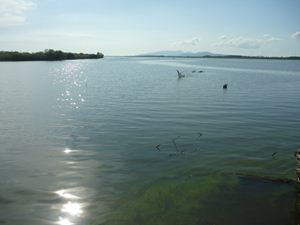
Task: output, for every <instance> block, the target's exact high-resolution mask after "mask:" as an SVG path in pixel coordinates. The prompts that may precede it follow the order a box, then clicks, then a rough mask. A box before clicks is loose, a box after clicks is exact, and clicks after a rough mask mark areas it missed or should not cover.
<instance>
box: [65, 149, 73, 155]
mask: <svg viewBox="0 0 300 225" xmlns="http://www.w3.org/2000/svg"><path fill="white" fill-rule="evenodd" d="M71 152H72V150H71V149H69V148H66V149H65V150H64V153H66V154H69V153H71Z"/></svg>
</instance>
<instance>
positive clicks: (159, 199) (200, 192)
mask: <svg viewBox="0 0 300 225" xmlns="http://www.w3.org/2000/svg"><path fill="white" fill-rule="evenodd" d="M237 185H238V179H237V178H234V177H230V178H228V177H227V178H226V179H225V178H223V177H201V178H200V177H188V178H187V177H184V178H179V179H178V178H177V179H164V180H158V181H156V182H155V183H153V184H151V185H150V186H148V187H147V188H144V189H143V190H137V189H135V190H134V188H133V190H132V191H130V193H131V194H130V196H126V197H124V199H121V200H120V201H119V202H118V207H116V208H115V209H113V211H114V213H113V214H112V215H111V217H110V218H109V219H108V220H107V223H105V224H111V225H117V224H123V225H127V224H128V225H129V224H130V225H135V224H136V225H138V224H139V225H140V224H144V225H148V224H149V225H153V224H156V225H166V224H190V225H192V224H199V223H200V222H203V221H202V218H201V215H200V214H201V213H200V212H201V211H203V210H202V209H203V208H205V206H206V204H207V202H209V199H210V198H211V197H213V196H214V195H216V194H218V193H219V192H220V191H221V190H222V189H224V187H226V188H229V189H231V188H234V187H235V186H237Z"/></svg>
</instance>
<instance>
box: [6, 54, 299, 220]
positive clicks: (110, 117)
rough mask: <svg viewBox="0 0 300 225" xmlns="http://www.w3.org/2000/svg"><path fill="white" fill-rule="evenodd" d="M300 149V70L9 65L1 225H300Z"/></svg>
mask: <svg viewBox="0 0 300 225" xmlns="http://www.w3.org/2000/svg"><path fill="white" fill-rule="evenodd" d="M176 69H179V70H181V71H183V72H184V73H185V75H186V76H185V77H184V78H182V79H178V78H177V73H176ZM199 70H203V71H204V72H203V73H199V72H198V71H199ZM224 83H228V89H227V90H223V89H222V86H223V84H224ZM299 146H300V61H291V60H254V59H253V60H247V59H242V60H240V59H175V58H174V59H172V58H169V59H165V58H126V57H124V58H120V57H119V58H118V57H111V58H109V57H108V58H105V59H101V60H74V61H56V62H1V63H0V224H5V225H6V224H9V225H41V224H45V225H48V224H59V225H77V224H80V225H100V224H101V225H102V224H108V225H109V224H115V225H123V224H124V225H141V224H144V225H148V224H149V225H150V224H151V225H154V224H155V225H174V224H178V225H194V224H195V225H213V224H214V225H218V224H222V225H235V224H237V225H238V224H243V225H248V224H249V225H256V224H258V225H264V224H266V225H269V224H272V225H276V224H278V225H283V224H297V223H298V222H299V220H300V219H299V217H300V216H299V215H297V210H299V209H297V201H300V200H299V199H298V200H297V198H298V197H297V193H296V192H297V189H296V187H295V185H293V184H292V183H289V184H287V183H283V182H279V181H276V180H277V179H295V177H296V175H295V169H296V161H295V158H294V155H293V154H294V151H295V150H296V149H297V148H299ZM269 178H272V179H274V180H273V181H271V179H269ZM298 205H299V204H298ZM297 221H298V222H297Z"/></svg>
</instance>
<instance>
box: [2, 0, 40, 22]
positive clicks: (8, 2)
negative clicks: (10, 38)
mask: <svg viewBox="0 0 300 225" xmlns="http://www.w3.org/2000/svg"><path fill="white" fill-rule="evenodd" d="M35 6H36V4H35V3H34V2H33V1H31V0H0V27H9V26H15V25H20V24H22V23H24V22H25V21H26V17H25V14H24V13H25V12H26V11H28V10H31V9H33V8H34V7H35Z"/></svg>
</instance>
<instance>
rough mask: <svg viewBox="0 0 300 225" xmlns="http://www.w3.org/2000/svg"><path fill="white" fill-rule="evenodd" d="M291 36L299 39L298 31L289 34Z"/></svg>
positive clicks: (299, 33)
mask: <svg viewBox="0 0 300 225" xmlns="http://www.w3.org/2000/svg"><path fill="white" fill-rule="evenodd" d="M291 38H293V39H300V31H298V32H295V33H293V34H291Z"/></svg>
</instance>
